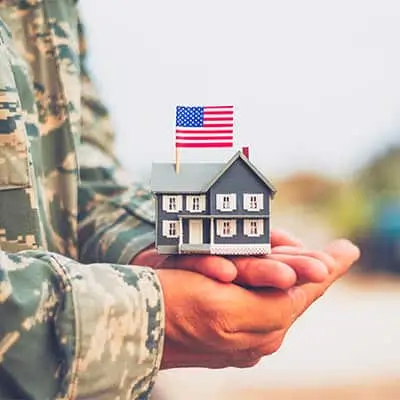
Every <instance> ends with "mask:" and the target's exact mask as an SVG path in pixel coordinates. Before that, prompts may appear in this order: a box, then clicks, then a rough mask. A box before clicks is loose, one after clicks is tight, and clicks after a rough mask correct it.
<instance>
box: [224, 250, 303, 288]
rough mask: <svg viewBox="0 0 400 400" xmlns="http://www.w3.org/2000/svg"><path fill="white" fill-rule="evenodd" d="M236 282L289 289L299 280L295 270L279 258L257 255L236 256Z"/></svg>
mask: <svg viewBox="0 0 400 400" xmlns="http://www.w3.org/2000/svg"><path fill="white" fill-rule="evenodd" d="M231 261H232V262H233V263H234V265H235V266H236V270H237V276H236V279H235V282H236V283H239V284H240V285H244V286H252V287H274V288H277V289H288V288H290V287H292V286H293V285H294V284H295V283H296V281H297V275H296V273H295V271H294V270H293V269H292V268H291V267H290V266H288V265H287V264H285V263H284V262H280V261H279V260H271V259H269V258H256V257H235V258H232V259H231Z"/></svg>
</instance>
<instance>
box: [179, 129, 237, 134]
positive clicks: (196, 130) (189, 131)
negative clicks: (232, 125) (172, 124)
mask: <svg viewBox="0 0 400 400" xmlns="http://www.w3.org/2000/svg"><path fill="white" fill-rule="evenodd" d="M176 133H177V134H178V133H184V134H188V133H189V134H190V133H193V134H195V135H198V134H201V133H204V134H208V135H212V134H218V133H233V129H218V130H215V129H202V128H198V129H195V130H189V129H176Z"/></svg>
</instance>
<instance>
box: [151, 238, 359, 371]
mask: <svg viewBox="0 0 400 400" xmlns="http://www.w3.org/2000/svg"><path fill="white" fill-rule="evenodd" d="M325 254H326V256H328V257H330V258H332V260H333V264H332V268H331V270H330V272H329V274H328V276H327V277H326V279H324V280H323V282H320V283H304V284H301V285H299V286H295V287H293V288H291V289H289V290H287V291H282V290H276V289H253V290H249V289H245V288H243V287H241V286H238V285H235V284H223V283H220V282H217V281H215V280H211V279H208V278H207V277H204V276H202V275H200V274H198V273H193V272H189V271H171V270H163V269H161V270H158V271H157V274H158V276H159V279H160V282H161V286H162V289H163V293H164V304H165V318H166V324H165V342H164V352H163V358H162V362H161V368H163V369H166V368H177V367H206V368H224V367H229V366H233V367H250V366H253V365H255V364H256V363H257V362H258V361H259V360H260V358H262V357H263V356H265V355H269V354H272V353H274V352H275V351H277V350H278V349H279V348H280V346H281V343H282V341H283V339H284V337H285V335H286V333H287V331H288V330H289V328H290V327H291V326H292V324H293V322H294V321H295V320H296V319H297V318H298V317H299V316H300V315H301V314H302V313H303V312H304V311H305V310H307V308H308V307H309V306H310V305H311V304H312V303H313V302H314V301H315V300H316V299H318V298H319V297H320V296H321V295H322V294H323V293H324V292H325V291H326V290H327V288H328V287H329V286H330V285H331V284H332V283H333V282H335V281H336V280H337V279H338V278H339V277H341V276H342V275H343V274H344V273H345V272H346V271H347V270H348V269H349V267H350V266H351V265H352V264H353V263H354V262H355V261H356V260H357V259H358V257H359V251H358V249H357V248H356V247H355V246H354V245H352V244H351V243H350V242H348V241H345V240H339V241H335V242H333V243H331V244H330V245H329V246H328V247H327V248H326V249H325Z"/></svg>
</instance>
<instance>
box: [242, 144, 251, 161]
mask: <svg viewBox="0 0 400 400" xmlns="http://www.w3.org/2000/svg"><path fill="white" fill-rule="evenodd" d="M242 153H243V155H244V156H245V157H246V158H248V159H249V160H250V157H249V147H248V146H246V147H242Z"/></svg>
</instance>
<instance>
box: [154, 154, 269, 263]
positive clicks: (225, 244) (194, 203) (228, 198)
mask: <svg viewBox="0 0 400 400" xmlns="http://www.w3.org/2000/svg"><path fill="white" fill-rule="evenodd" d="M151 190H152V191H153V193H154V195H155V198H156V247H157V249H158V251H159V252H160V253H162V254H185V253H205V254H221V255H222V254H225V255H240V254H243V255H249V254H268V253H269V252H270V248H271V246H270V203H271V198H273V196H274V194H275V193H276V190H275V188H274V187H273V185H272V184H271V182H269V181H268V179H266V178H265V177H264V176H263V175H262V174H261V172H260V171H259V170H258V169H257V168H256V167H255V166H254V165H253V164H252V163H251V162H250V161H249V159H248V158H247V157H246V156H245V155H244V154H243V153H242V151H239V152H237V153H236V154H235V156H234V157H232V159H231V160H229V161H228V162H227V163H226V164H221V163H218V164H216V163H207V164H206V163H193V164H189V163H188V164H181V167H180V172H179V173H177V172H176V170H175V165H174V164H173V163H157V164H153V169H152V176H151Z"/></svg>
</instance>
